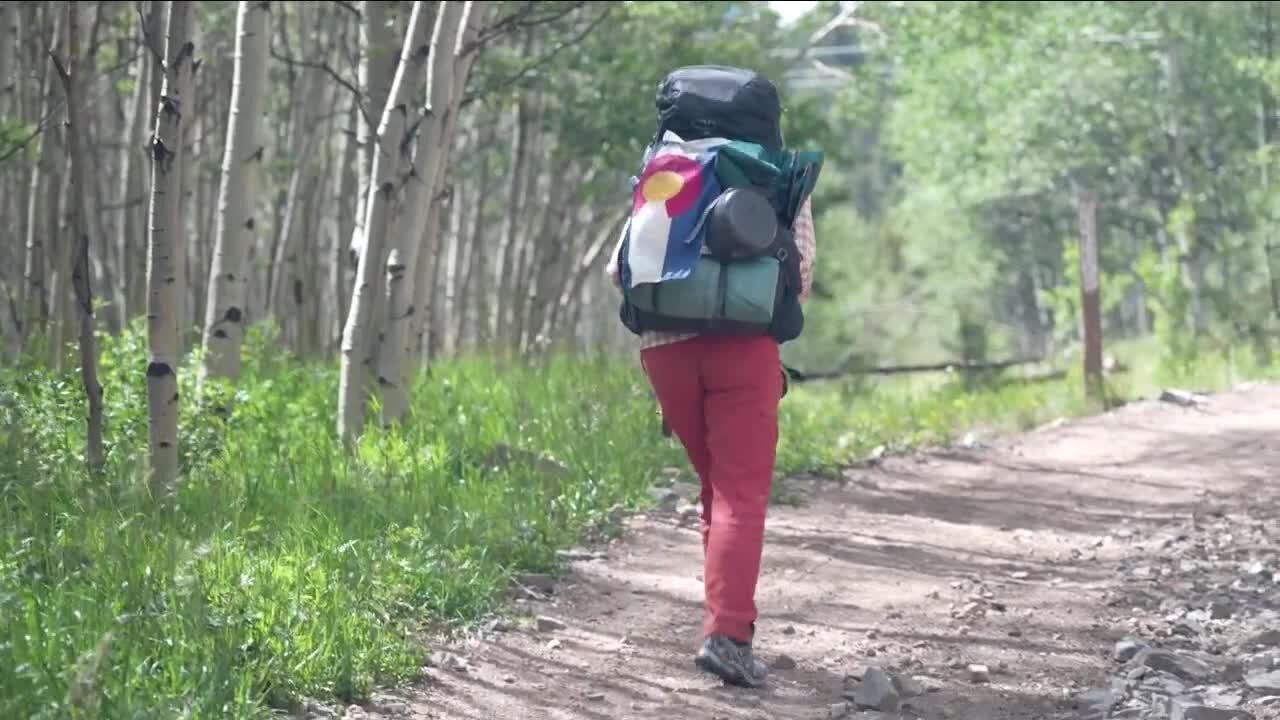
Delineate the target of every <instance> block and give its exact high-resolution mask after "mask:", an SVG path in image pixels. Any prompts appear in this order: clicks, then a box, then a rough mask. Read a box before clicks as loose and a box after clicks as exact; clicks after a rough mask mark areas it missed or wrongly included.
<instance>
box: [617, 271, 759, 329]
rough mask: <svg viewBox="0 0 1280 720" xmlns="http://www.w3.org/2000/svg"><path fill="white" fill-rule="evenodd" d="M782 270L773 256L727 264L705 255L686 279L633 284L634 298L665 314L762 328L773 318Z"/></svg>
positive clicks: (642, 305)
mask: <svg viewBox="0 0 1280 720" xmlns="http://www.w3.org/2000/svg"><path fill="white" fill-rule="evenodd" d="M781 272H782V265H781V263H779V262H778V259H777V258H775V257H772V256H764V257H759V258H754V259H751V260H737V261H734V262H732V263H726V262H722V261H720V260H717V259H715V258H713V257H710V256H707V255H704V256H702V257H701V258H699V259H698V263H697V265H695V266H694V269H693V272H692V273H690V275H689V277H687V278H684V279H682V280H667V281H665V282H661V283H657V284H653V285H640V286H638V287H636V288H634V289H633V290H632V302H633V303H634V304H635V306H636V307H638V308H639V309H641V310H644V311H646V312H651V313H657V314H659V315H664V316H667V317H675V318H683V319H689V320H715V321H727V322H729V323H732V324H734V325H748V326H760V327H764V326H768V325H769V323H770V322H771V321H772V320H773V311H774V307H775V305H776V300H777V296H778V290H779V287H780V283H779V274H780V273H781Z"/></svg>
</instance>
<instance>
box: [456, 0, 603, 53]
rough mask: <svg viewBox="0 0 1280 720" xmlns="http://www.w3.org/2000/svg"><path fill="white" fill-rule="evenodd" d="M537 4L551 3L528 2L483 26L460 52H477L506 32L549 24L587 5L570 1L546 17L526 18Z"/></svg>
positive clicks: (583, 2) (582, 1) (582, 0)
mask: <svg viewBox="0 0 1280 720" xmlns="http://www.w3.org/2000/svg"><path fill="white" fill-rule="evenodd" d="M535 4H537V5H544V6H545V5H549V4H550V3H534V2H526V3H525V4H524V7H523V8H522V9H520V10H517V11H516V12H513V13H511V14H510V15H507V16H506V17H504V18H499V19H498V20H497V21H495V22H494V23H493V24H492V25H490V26H489V27H487V28H481V30H480V32H479V33H477V35H476V38H475V39H474V40H472V41H471V42H469V43H467V44H466V45H464V46H463V47H462V52H460V53H459V54H460V55H468V54H470V53H473V52H477V51H479V50H481V49H483V48H484V46H485V45H488V44H489V43H490V42H492V41H493V40H494V39H496V38H498V37H501V36H502V35H504V34H506V33H507V32H509V31H511V30H515V29H519V28H524V29H527V28H535V27H538V26H541V25H548V24H550V23H553V22H555V21H557V20H560V19H562V18H565V17H568V16H569V15H570V14H572V13H573V12H574V11H576V10H579V9H581V8H583V7H586V5H587V3H586V2H585V0H579V1H578V2H574V3H568V4H567V7H565V8H564V9H561V10H557V11H556V12H554V13H548V14H547V15H546V16H544V17H538V18H534V19H532V20H525V18H528V17H529V16H530V15H532V14H533V7H534V5H535Z"/></svg>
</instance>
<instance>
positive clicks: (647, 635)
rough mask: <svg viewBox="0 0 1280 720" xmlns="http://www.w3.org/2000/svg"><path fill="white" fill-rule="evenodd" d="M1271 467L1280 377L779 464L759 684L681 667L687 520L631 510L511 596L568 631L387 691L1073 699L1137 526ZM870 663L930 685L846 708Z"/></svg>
mask: <svg viewBox="0 0 1280 720" xmlns="http://www.w3.org/2000/svg"><path fill="white" fill-rule="evenodd" d="M1277 477H1280V387H1269V386H1261V385H1254V386H1244V387H1242V388H1238V389H1237V390H1235V391H1234V392H1231V393H1227V394H1223V395H1216V396H1212V397H1210V398H1209V400H1208V402H1207V403H1205V404H1203V405H1201V406H1199V407H1194V408H1184V407H1180V406H1177V405H1173V404H1170V403H1160V402H1140V403H1135V404H1131V405H1128V406H1125V407H1123V408H1121V409H1119V410H1116V411H1114V412H1112V413H1110V414H1107V415H1104V416H1099V417H1093V418H1087V419H1082V420H1078V421H1072V422H1066V423H1058V424H1056V425H1053V426H1049V427H1046V428H1043V429H1040V430H1037V431H1034V432H1030V433H1025V434H1021V435H1017V436H1013V437H1009V438H1002V439H995V440H991V441H989V443H987V444H980V445H979V446H977V447H974V448H970V449H959V450H938V451H931V452H927V453H920V454H916V455H913V456H910V457H903V458H891V459H887V460H885V461H884V462H883V463H881V464H879V465H878V466H877V467H874V468H866V469H856V470H850V471H847V472H846V473H845V474H844V476H843V478H842V479H841V480H839V481H835V480H831V479H804V478H799V479H791V480H788V481H787V483H788V485H789V487H790V489H791V490H792V491H793V492H794V493H797V494H799V495H800V496H802V497H804V498H805V499H806V500H805V501H804V502H803V504H802V505H800V506H796V507H792V506H776V507H774V508H772V509H771V511H770V516H769V523H768V530H767V539H766V546H765V557H764V568H763V573H762V578H761V582H760V589H759V594H758V605H759V607H760V611H761V619H760V622H759V625H758V631H757V632H758V638H759V639H758V643H757V652H758V653H759V654H760V656H761V657H762V659H764V660H765V661H766V662H771V663H774V662H776V661H777V658H778V657H779V656H780V655H785V656H786V657H787V658H789V659H791V660H793V661H794V667H790V668H788V667H787V663H786V661H785V659H784V660H783V661H782V663H783V664H782V665H781V667H780V668H779V669H774V670H772V671H771V672H770V676H769V681H768V684H767V686H766V687H765V688H763V689H760V690H741V689H731V688H727V687H724V686H723V685H722V684H721V683H720V682H719V681H717V680H715V679H714V678H712V677H710V676H707V675H704V674H701V673H699V672H698V671H696V670H695V668H694V666H693V662H692V656H693V652H694V650H695V649H696V647H697V642H698V630H699V627H700V622H701V618H702V612H701V598H702V587H701V580H700V576H701V571H702V569H701V568H702V559H701V547H700V545H699V541H698V535H697V531H696V528H695V527H694V525H693V524H691V523H686V524H684V525H683V526H681V525H680V523H679V521H678V518H677V517H676V516H675V515H674V514H672V515H651V516H647V517H638V518H634V519H631V520H629V521H628V522H627V528H626V533H625V537H624V539H623V540H622V541H620V542H616V543H614V544H612V545H610V546H609V547H608V548H607V550H606V553H607V558H605V559H595V560H584V561H580V562H575V563H574V568H573V572H572V574H570V575H569V576H567V577H565V578H563V579H562V580H561V581H560V582H559V583H558V584H557V586H556V588H555V591H554V593H553V594H552V595H551V596H550V597H549V598H548V599H546V600H545V601H526V602H524V603H522V604H521V606H519V607H518V609H521V608H522V609H523V611H525V612H526V613H527V615H529V616H536V615H543V616H550V617H551V618H554V619H557V620H560V621H562V622H563V623H564V627H563V628H559V629H550V628H544V629H541V630H539V629H537V628H534V627H529V626H527V625H528V624H520V623H513V625H512V627H511V628H510V629H506V630H505V631H490V632H486V633H481V634H479V635H478V636H476V637H473V638H470V639H469V640H468V641H466V642H460V643H459V645H458V646H457V647H455V648H453V651H454V652H456V653H457V654H458V656H460V657H463V658H465V659H466V662H467V665H468V667H467V669H466V670H465V671H459V670H457V669H448V668H442V667H431V668H428V669H427V670H426V675H427V677H425V678H424V680H423V682H422V684H421V686H420V687H419V688H417V689H414V690H412V691H410V692H406V693H402V694H399V695H398V696H397V697H398V698H399V699H400V702H397V703H393V705H394V707H395V708H396V709H397V710H398V712H396V714H399V715H403V716H408V717H418V718H449V719H457V720H465V719H474V720H491V719H501V720H506V719H507V718H510V719H512V720H524V719H526V718H527V719H530V720H533V719H541V718H548V719H554V720H604V719H606V718H610V719H613V718H636V719H639V718H645V719H649V718H698V719H703V718H705V719H706V720H713V719H716V720H718V719H722V718H723V719H725V720H728V719H730V718H733V719H738V718H752V719H755V718H760V719H765V718H769V719H790V718H804V719H805V720H812V719H814V718H827V717H849V718H872V717H875V718H880V717H883V718H890V717H899V716H900V717H908V718H926V719H928V720H934V719H935V718H973V719H975V720H977V719H982V720H998V719H1003V718H1010V719H1012V718H1018V719H1024V718H1025V719H1031V718H1053V719H1057V718H1064V719H1065V718H1083V717H1086V713H1085V711H1084V710H1083V709H1082V708H1081V707H1080V705H1079V703H1078V700H1077V696H1078V694H1079V692H1080V691H1082V690H1086V689H1088V688H1089V687H1091V686H1096V685H1097V684H1098V683H1103V684H1105V683H1106V677H1107V674H1108V673H1109V672H1112V671H1114V667H1113V666H1114V661H1113V659H1112V648H1113V646H1114V645H1115V643H1116V641H1117V640H1119V639H1121V638H1122V637H1124V636H1125V635H1126V634H1128V633H1130V631H1132V630H1133V629H1134V625H1135V623H1137V622H1138V621H1136V620H1133V619H1131V614H1132V612H1133V610H1132V609H1131V608H1130V607H1129V602H1130V601H1129V600H1128V599H1126V598H1127V594H1128V593H1130V592H1132V591H1135V589H1136V588H1139V587H1140V586H1141V587H1145V588H1147V589H1148V590H1151V589H1152V588H1154V589H1155V594H1156V595H1157V596H1158V595H1159V594H1160V574H1159V571H1157V572H1156V577H1154V578H1150V577H1147V574H1148V573H1149V572H1150V569H1149V568H1148V569H1147V570H1146V571H1143V570H1141V569H1139V570H1133V571H1132V572H1131V570H1132V567H1133V566H1134V564H1135V563H1140V562H1142V559H1143V558H1144V557H1146V556H1148V555H1149V554H1150V552H1151V550H1150V548H1151V547H1152V546H1151V545H1150V544H1149V543H1144V542H1141V540H1143V539H1144V538H1151V537H1153V536H1158V535H1159V533H1161V532H1167V531H1168V529H1169V528H1173V527H1175V526H1179V524H1182V525H1185V524H1186V523H1187V522H1189V521H1192V520H1196V521H1198V519H1199V518H1202V517H1204V516H1205V515H1204V514H1205V512H1206V510H1208V512H1209V513H1210V514H1214V513H1216V514H1217V516H1221V514H1222V513H1223V512H1224V511H1226V512H1234V511H1235V510H1237V509H1240V510H1244V509H1248V508H1249V507H1251V506H1252V508H1253V510H1254V511H1257V509H1258V508H1259V507H1261V506H1262V505H1263V504H1264V503H1263V501H1264V499H1265V500H1270V501H1274V500H1275V498H1276V496H1277V495H1280V492H1277V487H1276V486H1277V483H1276V482H1275V480H1274V478H1277ZM1268 480H1271V482H1268ZM1265 505H1266V506H1268V507H1271V508H1275V507H1276V504H1275V503H1274V502H1267V503H1265ZM1274 516H1275V514H1274V513H1273V514H1272V517H1274ZM1166 544H1168V543H1166ZM1274 550H1275V548H1274V547H1271V548H1253V549H1252V550H1251V551H1250V553H1252V555H1256V554H1257V553H1259V552H1261V553H1263V554H1264V555H1265V554H1266V553H1268V552H1270V553H1271V555H1270V556H1274ZM1250 553H1246V554H1250ZM1126 568H1128V569H1127V570H1126ZM1134 573H1136V574H1137V575H1138V578H1137V579H1133V574H1134ZM1268 577H1269V576H1268ZM1188 587H1190V585H1189V586H1188ZM1273 594H1274V593H1273ZM1139 629H1141V628H1139ZM971 663H980V664H984V665H986V666H988V667H989V668H990V680H989V682H974V681H973V679H972V678H971V677H970V673H969V670H968V665H969V664H971ZM872 665H878V666H882V667H884V668H886V669H888V670H890V671H892V672H893V673H895V674H899V675H904V676H915V677H918V678H919V682H921V683H922V684H923V686H924V690H925V692H923V693H922V694H920V695H918V696H916V697H910V698H904V700H903V702H904V706H903V707H901V708H899V709H898V710H897V711H895V712H892V713H885V714H883V715H879V714H876V713H874V712H869V711H860V710H858V709H857V708H856V707H855V706H852V705H844V706H842V705H840V703H844V702H847V700H846V699H845V698H844V697H843V693H844V692H845V691H846V690H847V689H848V688H850V687H851V683H853V684H856V681H853V680H851V679H850V676H853V677H860V676H861V674H862V670H863V669H864V668H866V667H867V666H872ZM833 705H834V706H835V707H833ZM1255 712H1257V711H1255ZM1132 716H1133V717H1138V715H1137V714H1136V713H1135V714H1134V715H1132ZM1152 716H1153V717H1155V716H1156V715H1152ZM1144 717H1145V716H1144ZM1164 717H1168V715H1164Z"/></svg>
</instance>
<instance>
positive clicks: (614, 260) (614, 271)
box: [604, 219, 631, 288]
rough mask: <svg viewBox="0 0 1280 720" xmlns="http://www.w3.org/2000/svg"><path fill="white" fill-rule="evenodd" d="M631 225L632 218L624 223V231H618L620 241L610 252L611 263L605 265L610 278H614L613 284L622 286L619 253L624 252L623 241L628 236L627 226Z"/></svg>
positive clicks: (618, 286)
mask: <svg viewBox="0 0 1280 720" xmlns="http://www.w3.org/2000/svg"><path fill="white" fill-rule="evenodd" d="M629 227H631V220H630V219H628V220H627V221H626V222H625V223H623V225H622V232H620V233H618V243H617V244H616V245H614V246H613V252H612V253H610V254H609V264H608V265H606V266H605V268H604V271H605V272H606V273H609V277H610V279H612V280H613V286H614V287H617V288H620V287H622V276H621V274H620V273H619V271H618V266H619V265H620V264H621V263H620V262H619V260H618V255H619V254H620V253H621V252H622V241H623V240H624V239H625V238H626V237H627V228H629Z"/></svg>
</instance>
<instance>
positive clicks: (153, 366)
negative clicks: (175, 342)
mask: <svg viewBox="0 0 1280 720" xmlns="http://www.w3.org/2000/svg"><path fill="white" fill-rule="evenodd" d="M172 374H173V368H172V367H170V366H169V363H162V362H153V363H147V377H149V378H162V377H164V376H165V375H172Z"/></svg>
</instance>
